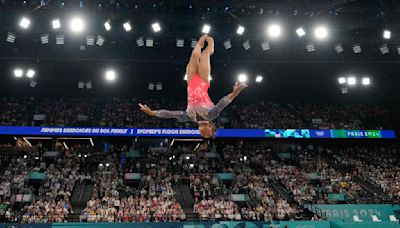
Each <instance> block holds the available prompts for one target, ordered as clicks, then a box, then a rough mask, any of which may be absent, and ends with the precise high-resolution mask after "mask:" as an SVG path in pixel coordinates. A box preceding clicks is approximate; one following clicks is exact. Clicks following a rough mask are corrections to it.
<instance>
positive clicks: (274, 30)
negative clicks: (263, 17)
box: [267, 24, 282, 38]
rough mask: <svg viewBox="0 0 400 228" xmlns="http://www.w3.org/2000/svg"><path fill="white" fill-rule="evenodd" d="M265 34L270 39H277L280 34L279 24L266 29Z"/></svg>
mask: <svg viewBox="0 0 400 228" xmlns="http://www.w3.org/2000/svg"><path fill="white" fill-rule="evenodd" d="M267 34H268V36H269V37H271V38H278V37H280V36H281V34H282V28H281V26H280V25H279V24H271V25H269V26H268V28H267Z"/></svg>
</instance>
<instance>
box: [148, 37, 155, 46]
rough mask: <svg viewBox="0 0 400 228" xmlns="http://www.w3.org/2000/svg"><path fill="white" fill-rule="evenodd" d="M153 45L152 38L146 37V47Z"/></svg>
mask: <svg viewBox="0 0 400 228" xmlns="http://www.w3.org/2000/svg"><path fill="white" fill-rule="evenodd" d="M153 46H154V40H153V38H146V47H153Z"/></svg>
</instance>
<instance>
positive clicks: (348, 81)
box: [347, 77, 357, 86]
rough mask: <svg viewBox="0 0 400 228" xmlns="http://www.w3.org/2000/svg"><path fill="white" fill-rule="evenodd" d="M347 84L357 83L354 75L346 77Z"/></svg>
mask: <svg viewBox="0 0 400 228" xmlns="http://www.w3.org/2000/svg"><path fill="white" fill-rule="evenodd" d="M347 84H348V85H349V86H354V85H355V84H357V79H356V78H355V77H349V78H347Z"/></svg>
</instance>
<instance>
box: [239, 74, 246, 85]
mask: <svg viewBox="0 0 400 228" xmlns="http://www.w3.org/2000/svg"><path fill="white" fill-rule="evenodd" d="M238 81H239V82H241V83H242V82H246V81H247V75H246V74H243V73H241V74H239V76H238Z"/></svg>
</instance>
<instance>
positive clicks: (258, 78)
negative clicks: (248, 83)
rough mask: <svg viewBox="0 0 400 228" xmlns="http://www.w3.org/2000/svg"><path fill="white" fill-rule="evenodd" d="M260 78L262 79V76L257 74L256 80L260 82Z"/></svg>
mask: <svg viewBox="0 0 400 228" xmlns="http://www.w3.org/2000/svg"><path fill="white" fill-rule="evenodd" d="M262 80H263V77H262V76H261V75H257V77H256V82H258V83H260V82H262Z"/></svg>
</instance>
